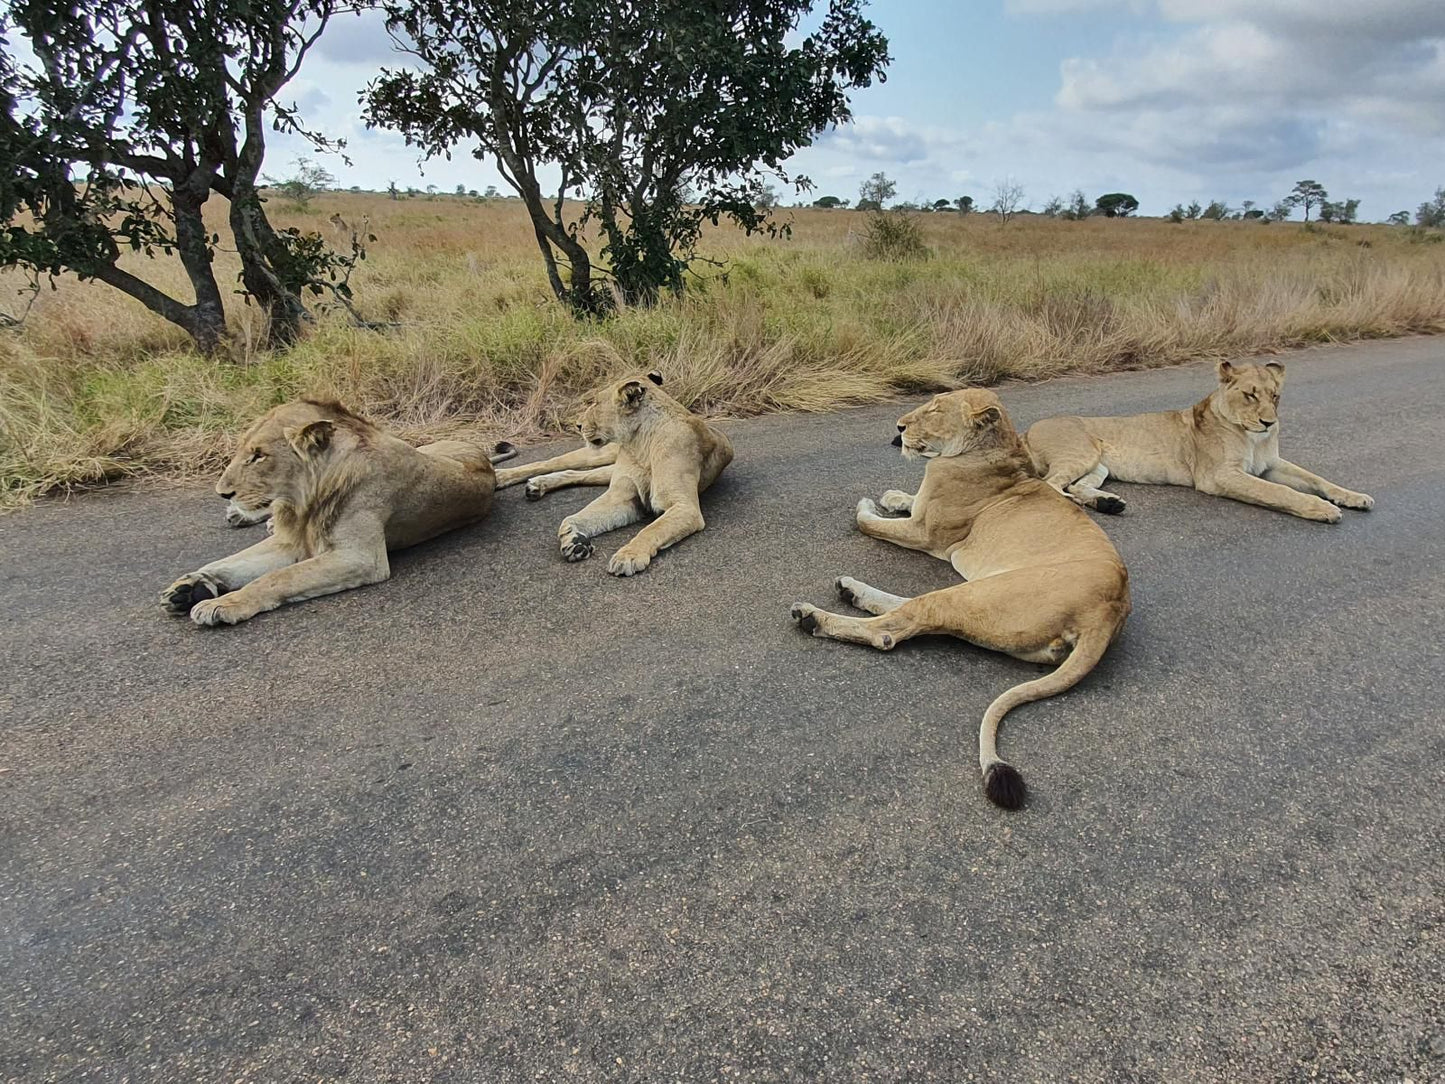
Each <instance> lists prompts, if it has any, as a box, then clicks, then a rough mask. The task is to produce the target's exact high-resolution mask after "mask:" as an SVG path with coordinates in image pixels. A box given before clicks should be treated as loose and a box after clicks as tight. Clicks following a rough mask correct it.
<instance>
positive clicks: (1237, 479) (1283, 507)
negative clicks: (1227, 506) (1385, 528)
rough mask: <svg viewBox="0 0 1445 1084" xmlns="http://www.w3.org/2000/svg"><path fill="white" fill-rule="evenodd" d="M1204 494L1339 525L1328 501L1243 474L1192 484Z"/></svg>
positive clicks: (1335, 512) (1230, 474)
mask: <svg viewBox="0 0 1445 1084" xmlns="http://www.w3.org/2000/svg"><path fill="white" fill-rule="evenodd" d="M1195 488H1196V489H1199V490H1200V491H1202V492H1204V493H1212V494H1214V495H1215V496H1218V497H1229V498H1230V499H1231V500H1236V501H1243V502H1244V503H1246V504H1257V505H1259V506H1261V507H1262V508H1273V509H1274V510H1275V511H1276V512H1288V513H1289V514H1290V515H1292V516H1299V517H1300V518H1301V519H1312V520H1315V521H1316V522H1317V523H1338V522H1339V521H1340V510H1339V509H1338V508H1336V507H1335V506H1334V505H1332V504H1331V503H1330V502H1329V501H1326V500H1321V499H1320V498H1319V497H1315V496H1312V495H1310V494H1308V493H1299V492H1296V491H1295V490H1293V489H1291V488H1290V487H1289V486H1286V485H1281V484H1280V483H1278V482H1269V481H1266V480H1265V479H1263V478H1256V477H1254V475H1252V474H1245V473H1244V471H1242V470H1241V471H1227V472H1224V473H1221V474H1219V475H1216V476H1214V477H1213V478H1207V479H1205V480H1203V481H1201V482H1197V483H1196V484H1195Z"/></svg>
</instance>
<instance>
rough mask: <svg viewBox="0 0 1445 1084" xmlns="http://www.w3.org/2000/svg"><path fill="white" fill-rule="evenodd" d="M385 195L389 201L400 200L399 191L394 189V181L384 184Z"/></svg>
mask: <svg viewBox="0 0 1445 1084" xmlns="http://www.w3.org/2000/svg"><path fill="white" fill-rule="evenodd" d="M386 194H387V196H389V197H390V198H391V199H401V189H399V188H397V187H396V182H395V181H387V182H386Z"/></svg>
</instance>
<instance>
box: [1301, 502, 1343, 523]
mask: <svg viewBox="0 0 1445 1084" xmlns="http://www.w3.org/2000/svg"><path fill="white" fill-rule="evenodd" d="M1305 518H1306V519H1312V520H1315V521H1317V522H1319V523H1338V522H1339V521H1340V520H1342V519H1343V518H1344V514H1343V513H1342V512H1341V511H1340V510H1339V509H1338V508H1336V507H1335V506H1334V505H1332V504H1331V503H1330V502H1329V501H1322V500H1316V501H1315V502H1314V503H1313V504H1311V505H1310V508H1309V511H1308V512H1306V513H1305Z"/></svg>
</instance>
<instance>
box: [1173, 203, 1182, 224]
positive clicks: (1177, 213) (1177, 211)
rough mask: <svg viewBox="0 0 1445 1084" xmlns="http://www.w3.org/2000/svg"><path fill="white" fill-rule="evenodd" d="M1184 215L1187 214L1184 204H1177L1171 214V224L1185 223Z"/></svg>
mask: <svg viewBox="0 0 1445 1084" xmlns="http://www.w3.org/2000/svg"><path fill="white" fill-rule="evenodd" d="M1184 214H1185V212H1184V204H1182V203H1176V204H1175V205H1174V209H1173V210H1172V211H1170V212H1169V221H1170V222H1175V223H1178V222H1183V221H1184Z"/></svg>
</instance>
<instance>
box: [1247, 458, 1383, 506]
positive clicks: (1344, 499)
mask: <svg viewBox="0 0 1445 1084" xmlns="http://www.w3.org/2000/svg"><path fill="white" fill-rule="evenodd" d="M1264 477H1265V478H1267V479H1269V480H1270V481H1271V482H1278V483H1279V484H1280V485H1285V486H1289V487H1290V488H1291V489H1297V490H1299V491H1300V492H1301V493H1313V494H1314V495H1315V496H1317V497H1323V498H1324V499H1325V500H1327V501H1329V502H1331V503H1332V504H1338V505H1339V506H1340V507H1342V508H1357V509H1359V510H1360V511H1361V512H1368V511H1369V510H1370V509H1371V508H1373V507H1375V498H1374V497H1371V496H1370V495H1369V494H1368V493H1356V492H1355V491H1354V490H1353V489H1346V488H1345V487H1344V486H1337V485H1335V483H1334V482H1331V481H1329V479H1327V478H1321V477H1320V476H1319V475H1318V474H1314V473H1312V472H1311V471H1307V470H1305V469H1304V468H1303V467H1301V466H1299V465H1297V464H1295V463H1291V462H1290V461H1289V460H1288V459H1277V460H1275V461H1274V463H1273V464H1272V465H1271V466H1270V468H1269V470H1267V471H1265V472H1264Z"/></svg>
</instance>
